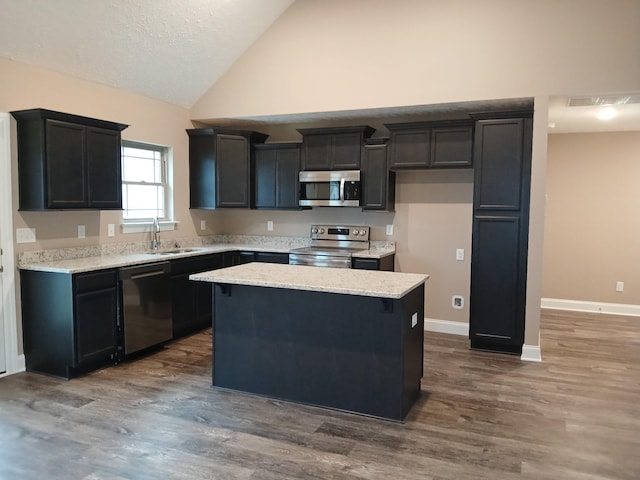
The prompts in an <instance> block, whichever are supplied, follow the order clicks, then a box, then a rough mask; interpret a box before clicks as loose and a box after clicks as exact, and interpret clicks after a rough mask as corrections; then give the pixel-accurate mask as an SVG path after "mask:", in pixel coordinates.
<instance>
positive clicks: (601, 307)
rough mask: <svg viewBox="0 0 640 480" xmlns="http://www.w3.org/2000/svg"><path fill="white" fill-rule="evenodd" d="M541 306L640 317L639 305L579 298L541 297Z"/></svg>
mask: <svg viewBox="0 0 640 480" xmlns="http://www.w3.org/2000/svg"><path fill="white" fill-rule="evenodd" d="M540 307H541V308H550V309H554V310H570V311H573V312H591V313H607V314H611V315H628V316H632V317H640V305H628V304H624V303H603V302H587V301H581V300H563V299H561V298H541V299H540Z"/></svg>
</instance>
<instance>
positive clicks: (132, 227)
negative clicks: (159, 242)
mask: <svg viewBox="0 0 640 480" xmlns="http://www.w3.org/2000/svg"><path fill="white" fill-rule="evenodd" d="M178 223H180V222H176V221H175V220H165V221H162V222H160V231H161V232H168V231H171V230H175V229H176V228H178ZM152 226H153V224H152V223H151V222H126V223H123V224H121V225H120V228H121V230H122V233H145V232H151V227H152Z"/></svg>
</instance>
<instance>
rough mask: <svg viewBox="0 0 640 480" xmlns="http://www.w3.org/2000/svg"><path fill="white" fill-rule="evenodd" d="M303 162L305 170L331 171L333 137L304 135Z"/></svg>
mask: <svg viewBox="0 0 640 480" xmlns="http://www.w3.org/2000/svg"><path fill="white" fill-rule="evenodd" d="M302 162H303V167H302V168H303V170H330V169H331V135H304V136H303V142H302Z"/></svg>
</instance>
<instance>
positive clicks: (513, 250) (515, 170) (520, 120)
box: [469, 112, 533, 354]
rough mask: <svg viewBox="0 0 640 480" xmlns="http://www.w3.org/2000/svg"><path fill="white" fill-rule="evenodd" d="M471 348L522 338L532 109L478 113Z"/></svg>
mask: <svg viewBox="0 0 640 480" xmlns="http://www.w3.org/2000/svg"><path fill="white" fill-rule="evenodd" d="M475 119H476V126H475V139H474V199H473V239H472V251H471V298H470V318H469V337H470V340H471V348H477V349H483V350H494V351H501V352H508V353H515V354H520V353H521V352H522V345H523V343H524V324H525V306H526V288H527V257H528V254H527V252H528V236H529V193H530V184H531V142H532V133H533V123H532V113H530V112H526V113H518V114H509V115H503V116H496V115H495V114H492V115H491V117H490V118H489V117H488V116H487V117H485V118H483V117H482V116H475Z"/></svg>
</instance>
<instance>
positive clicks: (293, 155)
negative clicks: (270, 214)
mask: <svg viewBox="0 0 640 480" xmlns="http://www.w3.org/2000/svg"><path fill="white" fill-rule="evenodd" d="M253 156H254V160H253V162H254V168H253V175H254V188H255V193H254V202H253V207H255V208H259V209H298V208H300V206H299V204H298V200H299V188H298V185H299V183H298V173H299V172H300V144H298V143H289V144H287V143H280V144H278V143H265V144H256V145H254V146H253Z"/></svg>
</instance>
